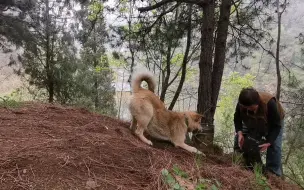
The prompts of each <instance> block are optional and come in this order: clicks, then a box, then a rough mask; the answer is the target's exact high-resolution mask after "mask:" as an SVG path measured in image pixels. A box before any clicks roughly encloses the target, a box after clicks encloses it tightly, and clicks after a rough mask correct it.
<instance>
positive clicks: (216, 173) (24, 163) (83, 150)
mask: <svg viewBox="0 0 304 190" xmlns="http://www.w3.org/2000/svg"><path fill="white" fill-rule="evenodd" d="M128 127H129V123H128V122H123V121H119V120H117V119H114V118H110V117H106V116H102V115H98V114H95V113H90V112H89V111H87V110H85V109H80V108H79V109H78V108H72V107H63V106H60V105H51V104H40V103H24V104H23V105H22V106H21V107H19V108H5V107H1V108H0V155H1V156H0V189H3V190H7V189H37V190H41V189H47V190H50V189H56V190H59V189H60V190H61V189H62V190H63V189H64V190H66V189H81V190H82V189H107V190H112V189H126V190H137V189H168V186H166V184H165V183H164V182H163V180H162V179H163V178H162V174H161V173H162V172H161V171H162V170H163V169H168V170H169V171H171V170H170V169H172V167H173V166H174V165H177V166H178V167H179V168H180V169H181V170H183V171H186V172H187V173H188V174H189V176H190V177H189V178H188V179H187V180H182V179H180V178H178V176H176V180H177V181H179V182H180V184H184V185H185V187H188V189H193V185H192V186H191V183H192V182H193V183H194V182H195V180H196V179H198V178H201V179H202V178H203V179H207V180H210V181H214V180H216V181H218V182H219V183H220V188H219V189H242V190H243V189H256V187H255V186H254V185H251V184H253V183H254V181H255V176H254V175H253V174H252V173H251V172H248V171H246V170H244V169H242V168H241V167H239V166H234V165H232V164H231V159H230V158H229V157H228V156H227V155H226V156H220V155H207V157H206V158H203V160H201V164H200V168H199V170H198V169H197V168H198V167H199V166H197V164H196V163H197V162H195V156H194V155H192V154H190V153H188V152H186V151H184V150H182V149H179V148H174V147H172V146H168V147H166V148H156V147H149V146H147V145H145V144H143V143H142V142H141V141H139V140H138V139H137V138H136V137H135V136H133V135H132V134H131V133H130V131H129V129H128ZM191 180H192V182H191ZM193 183H192V184H193ZM268 183H269V187H271V189H297V187H296V186H294V185H291V184H289V183H287V182H284V181H282V180H280V179H279V178H276V177H273V176H272V177H270V179H269V181H268ZM187 184H188V185H187ZM208 187H211V186H208V185H207V186H206V188H208Z"/></svg>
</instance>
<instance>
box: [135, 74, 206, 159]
mask: <svg viewBox="0 0 304 190" xmlns="http://www.w3.org/2000/svg"><path fill="white" fill-rule="evenodd" d="M142 81H146V82H147V84H148V89H149V90H147V89H144V88H142V87H141V83H142ZM155 86H156V83H155V80H154V78H153V75H152V73H150V72H141V73H139V74H137V75H134V77H133V78H132V81H131V87H132V90H133V94H132V97H131V100H130V104H129V111H130V113H131V115H132V123H131V126H130V129H131V131H132V132H133V133H134V134H135V135H136V136H138V137H139V138H140V140H142V141H143V142H144V143H147V144H149V145H152V142H151V141H150V140H148V139H147V138H146V137H145V136H144V131H146V132H148V134H149V135H151V136H152V137H154V138H156V139H161V140H167V141H171V142H172V143H173V144H174V145H175V146H178V147H181V148H183V149H185V150H187V151H189V152H194V153H198V154H202V153H201V152H200V151H198V150H197V149H196V148H195V147H192V146H189V145H187V144H185V138H186V133H187V132H191V131H194V130H201V125H200V122H201V119H202V117H203V115H201V114H198V113H196V112H192V111H187V112H174V111H170V110H167V109H166V107H165V105H164V103H163V102H162V101H161V100H160V99H159V98H158V96H156V95H155V94H154V89H155Z"/></svg>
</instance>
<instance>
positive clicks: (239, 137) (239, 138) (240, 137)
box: [238, 131, 244, 150]
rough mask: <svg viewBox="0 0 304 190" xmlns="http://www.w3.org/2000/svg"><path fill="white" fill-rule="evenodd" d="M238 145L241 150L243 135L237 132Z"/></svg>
mask: <svg viewBox="0 0 304 190" xmlns="http://www.w3.org/2000/svg"><path fill="white" fill-rule="evenodd" d="M238 143H239V147H240V149H241V150H242V147H243V144H244V135H243V132H242V131H239V132H238Z"/></svg>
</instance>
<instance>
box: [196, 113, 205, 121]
mask: <svg viewBox="0 0 304 190" xmlns="http://www.w3.org/2000/svg"><path fill="white" fill-rule="evenodd" d="M203 118H205V116H204V115H203V114H199V113H196V114H195V115H194V121H195V122H199V121H201V120H202V119H203Z"/></svg>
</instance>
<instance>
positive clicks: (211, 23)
mask: <svg viewBox="0 0 304 190" xmlns="http://www.w3.org/2000/svg"><path fill="white" fill-rule="evenodd" d="M214 11H215V2H214V0H212V1H209V4H207V5H205V6H204V7H203V20H202V28H201V54H200V61H199V70H200V72H199V87H198V102H197V111H198V113H204V115H205V120H204V121H202V123H203V129H204V131H203V133H200V135H198V134H196V135H195V137H197V138H194V143H195V144H196V145H197V146H198V147H199V148H200V146H201V145H203V144H202V142H204V143H208V144H210V143H212V141H213V133H214V129H213V127H207V126H208V125H205V123H207V124H213V117H212V115H211V114H210V112H209V111H208V110H209V109H210V106H211V95H212V94H211V93H212V89H211V82H212V81H211V79H212V58H213V48H214V46H213V42H214V41H213V39H214V36H213V33H214V27H215V18H214ZM205 134H206V135H205Z"/></svg>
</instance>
